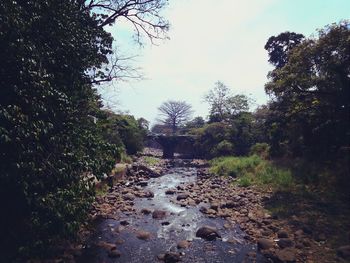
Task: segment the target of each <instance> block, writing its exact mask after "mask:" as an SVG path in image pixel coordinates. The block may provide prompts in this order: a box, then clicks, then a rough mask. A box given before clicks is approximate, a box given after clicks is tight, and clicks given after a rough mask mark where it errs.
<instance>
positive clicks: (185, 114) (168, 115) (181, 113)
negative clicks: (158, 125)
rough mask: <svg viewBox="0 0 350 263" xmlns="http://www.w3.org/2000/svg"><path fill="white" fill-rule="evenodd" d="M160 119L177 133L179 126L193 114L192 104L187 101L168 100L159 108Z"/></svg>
mask: <svg viewBox="0 0 350 263" xmlns="http://www.w3.org/2000/svg"><path fill="white" fill-rule="evenodd" d="M158 110H159V112H160V115H161V119H160V121H161V122H162V123H163V124H165V125H167V126H169V127H170V128H171V130H172V133H173V134H176V132H177V130H178V128H179V127H180V126H182V125H184V124H185V123H186V122H187V121H188V120H189V119H190V118H191V115H192V106H191V105H189V104H187V103H186V102H185V101H172V100H169V101H166V102H164V103H163V104H162V105H161V106H160V107H159V108H158Z"/></svg>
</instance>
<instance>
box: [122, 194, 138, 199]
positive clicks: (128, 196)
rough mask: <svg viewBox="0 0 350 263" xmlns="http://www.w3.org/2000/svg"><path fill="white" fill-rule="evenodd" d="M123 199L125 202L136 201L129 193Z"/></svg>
mask: <svg viewBox="0 0 350 263" xmlns="http://www.w3.org/2000/svg"><path fill="white" fill-rule="evenodd" d="M123 198H124V200H127V201H134V199H135V196H134V195H133V194H132V193H127V194H125V195H124V196H123Z"/></svg>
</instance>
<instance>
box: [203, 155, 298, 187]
mask: <svg viewBox="0 0 350 263" xmlns="http://www.w3.org/2000/svg"><path fill="white" fill-rule="evenodd" d="M210 166H211V168H210V172H211V173H213V174H217V175H220V176H231V177H237V184H238V185H240V186H242V187H247V186H250V185H258V186H269V187H272V188H276V189H286V188H290V187H292V186H293V185H294V180H293V177H292V173H291V171H290V170H288V169H282V168H277V167H275V166H274V165H273V164H272V163H271V162H269V161H267V160H264V159H262V158H260V157H259V156H257V155H252V156H249V157H220V158H215V159H213V160H211V161H210Z"/></svg>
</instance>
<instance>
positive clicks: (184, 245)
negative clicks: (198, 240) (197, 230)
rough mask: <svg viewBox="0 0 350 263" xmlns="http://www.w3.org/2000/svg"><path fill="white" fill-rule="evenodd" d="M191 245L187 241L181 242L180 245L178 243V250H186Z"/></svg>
mask: <svg viewBox="0 0 350 263" xmlns="http://www.w3.org/2000/svg"><path fill="white" fill-rule="evenodd" d="M190 245H191V243H190V242H189V241H187V240H181V241H180V242H179V243H177V248H178V249H181V248H182V249H186V248H188V247H189V246H190Z"/></svg>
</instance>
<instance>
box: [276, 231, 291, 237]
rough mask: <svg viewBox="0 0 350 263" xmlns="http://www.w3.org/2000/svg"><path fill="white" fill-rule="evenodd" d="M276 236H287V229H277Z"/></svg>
mask: <svg viewBox="0 0 350 263" xmlns="http://www.w3.org/2000/svg"><path fill="white" fill-rule="evenodd" d="M277 237H278V238H288V233H287V231H284V230H280V231H278V233H277Z"/></svg>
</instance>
